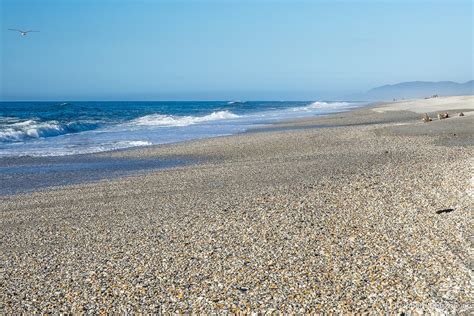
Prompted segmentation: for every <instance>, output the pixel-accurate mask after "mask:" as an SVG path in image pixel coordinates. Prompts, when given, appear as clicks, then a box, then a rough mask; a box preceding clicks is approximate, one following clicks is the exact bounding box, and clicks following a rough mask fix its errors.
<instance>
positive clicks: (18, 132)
mask: <svg viewBox="0 0 474 316" xmlns="http://www.w3.org/2000/svg"><path fill="white" fill-rule="evenodd" d="M11 122H12V120H10V121H9V122H7V123H10V124H7V125H3V126H0V142H20V141H24V140H27V139H34V138H41V137H51V136H58V135H62V134H66V133H73V132H78V131H82V130H88V129H90V128H91V125H90V124H79V123H67V124H60V123H59V122H57V121H47V122H39V121H36V120H26V121H20V122H16V123H13V124H11ZM2 123H3V122H2Z"/></svg>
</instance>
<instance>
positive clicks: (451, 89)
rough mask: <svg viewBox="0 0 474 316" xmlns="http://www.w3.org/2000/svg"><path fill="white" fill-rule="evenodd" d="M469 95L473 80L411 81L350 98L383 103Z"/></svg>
mask: <svg viewBox="0 0 474 316" xmlns="http://www.w3.org/2000/svg"><path fill="white" fill-rule="evenodd" d="M435 94H437V95H439V96H450V95H471V94H474V80H471V81H468V82H465V83H457V82H453V81H440V82H430V81H411V82H402V83H397V84H393V85H385V86H381V87H377V88H373V89H371V90H369V91H367V92H366V93H362V94H358V95H355V96H352V98H355V99H358V100H367V101H372V100H377V101H385V100H392V99H413V98H424V97H428V96H432V95H435Z"/></svg>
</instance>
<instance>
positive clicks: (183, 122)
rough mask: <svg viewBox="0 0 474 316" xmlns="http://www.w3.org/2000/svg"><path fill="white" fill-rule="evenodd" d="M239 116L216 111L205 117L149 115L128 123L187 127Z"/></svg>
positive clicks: (228, 112)
mask: <svg viewBox="0 0 474 316" xmlns="http://www.w3.org/2000/svg"><path fill="white" fill-rule="evenodd" d="M238 117H239V116H238V115H237V114H234V113H232V112H230V111H217V112H213V113H211V114H209V115H205V116H175V115H162V114H150V115H146V116H142V117H139V118H137V119H134V120H132V121H131V122H130V124H131V125H139V126H163V127H167V126H188V125H191V124H196V123H202V122H209V121H218V120H227V119H235V118H238Z"/></svg>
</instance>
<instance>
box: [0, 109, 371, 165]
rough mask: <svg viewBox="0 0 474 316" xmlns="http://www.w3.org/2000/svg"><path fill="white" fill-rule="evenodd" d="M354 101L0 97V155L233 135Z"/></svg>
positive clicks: (57, 153) (95, 149)
mask: <svg viewBox="0 0 474 316" xmlns="http://www.w3.org/2000/svg"><path fill="white" fill-rule="evenodd" d="M361 105H362V103H355V102H322V101H317V102H314V101H248V102H242V101H213V102H203V101H196V102H193V101H186V102H178V101H174V102H168V101H158V102H99V101H98V102H0V157H15V156H64V155H72V154H83V153H95V152H101V151H110V150H115V149H123V148H129V147H136V146H148V145H154V144H165V143H174V142H180V141H186V140H192V139H199V138H206V137H215V136H223V135H231V134H236V133H240V132H244V131H246V130H248V129H251V128H255V127H259V126H265V125H268V124H271V123H274V122H278V121H281V120H289V119H297V118H304V117H312V116H320V115H325V114H330V113H335V112H342V111H347V110H349V109H352V108H355V107H359V106H361Z"/></svg>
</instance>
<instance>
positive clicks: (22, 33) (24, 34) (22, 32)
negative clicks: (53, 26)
mask: <svg viewBox="0 0 474 316" xmlns="http://www.w3.org/2000/svg"><path fill="white" fill-rule="evenodd" d="M8 30H9V31H16V32H20V34H21V36H26V35H27V34H28V33H31V32H39V31H31V30H30V31H22V30H17V29H8Z"/></svg>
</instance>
